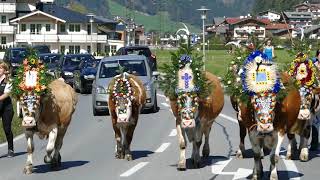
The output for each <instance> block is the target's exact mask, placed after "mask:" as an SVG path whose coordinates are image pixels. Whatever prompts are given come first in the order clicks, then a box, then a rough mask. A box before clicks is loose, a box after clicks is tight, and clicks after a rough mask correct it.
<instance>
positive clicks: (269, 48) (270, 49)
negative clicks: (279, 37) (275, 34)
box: [263, 39, 275, 60]
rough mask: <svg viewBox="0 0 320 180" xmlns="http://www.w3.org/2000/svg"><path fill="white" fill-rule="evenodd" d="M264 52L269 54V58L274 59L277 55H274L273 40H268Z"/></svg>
mask: <svg viewBox="0 0 320 180" xmlns="http://www.w3.org/2000/svg"><path fill="white" fill-rule="evenodd" d="M263 53H265V54H266V55H267V57H268V59H269V60H272V59H273V58H274V57H275V55H274V47H273V46H272V45H271V40H270V39H269V40H268V41H267V44H266V46H265V47H264V49H263Z"/></svg>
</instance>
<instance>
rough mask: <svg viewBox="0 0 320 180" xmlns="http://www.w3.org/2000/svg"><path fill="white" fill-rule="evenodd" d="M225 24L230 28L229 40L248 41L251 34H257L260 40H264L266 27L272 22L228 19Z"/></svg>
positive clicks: (251, 19) (252, 19)
mask: <svg viewBox="0 0 320 180" xmlns="http://www.w3.org/2000/svg"><path fill="white" fill-rule="evenodd" d="M223 23H224V24H225V25H227V26H228V29H227V32H226V36H227V39H232V40H247V39H248V37H249V34H255V35H256V36H257V37H258V38H259V39H264V38H265V37H266V26H267V24H269V23H270V21H269V20H268V19H256V18H226V19H225V21H224V22H223Z"/></svg>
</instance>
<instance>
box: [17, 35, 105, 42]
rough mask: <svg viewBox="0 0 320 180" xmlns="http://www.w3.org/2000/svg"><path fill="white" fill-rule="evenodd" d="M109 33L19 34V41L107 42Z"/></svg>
mask: <svg viewBox="0 0 320 180" xmlns="http://www.w3.org/2000/svg"><path fill="white" fill-rule="evenodd" d="M107 40H108V38H107V35H96V34H92V35H87V34H58V35H57V34H17V35H16V41H17V42H61V43H90V42H91V41H92V42H95V43H106V42H107Z"/></svg>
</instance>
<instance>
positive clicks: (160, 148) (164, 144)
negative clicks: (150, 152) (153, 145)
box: [155, 143, 170, 153]
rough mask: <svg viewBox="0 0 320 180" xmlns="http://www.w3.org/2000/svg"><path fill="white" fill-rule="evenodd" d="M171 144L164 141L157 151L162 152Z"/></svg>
mask: <svg viewBox="0 0 320 180" xmlns="http://www.w3.org/2000/svg"><path fill="white" fill-rule="evenodd" d="M169 146H170V143H163V144H161V146H160V147H159V148H158V149H157V150H156V151H155V152H156V153H161V152H163V151H165V150H166V149H167V148H168V147H169Z"/></svg>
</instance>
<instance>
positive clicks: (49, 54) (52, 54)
mask: <svg viewBox="0 0 320 180" xmlns="http://www.w3.org/2000/svg"><path fill="white" fill-rule="evenodd" d="M57 55H58V56H61V55H62V54H58V53H43V54H40V55H39V56H57Z"/></svg>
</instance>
